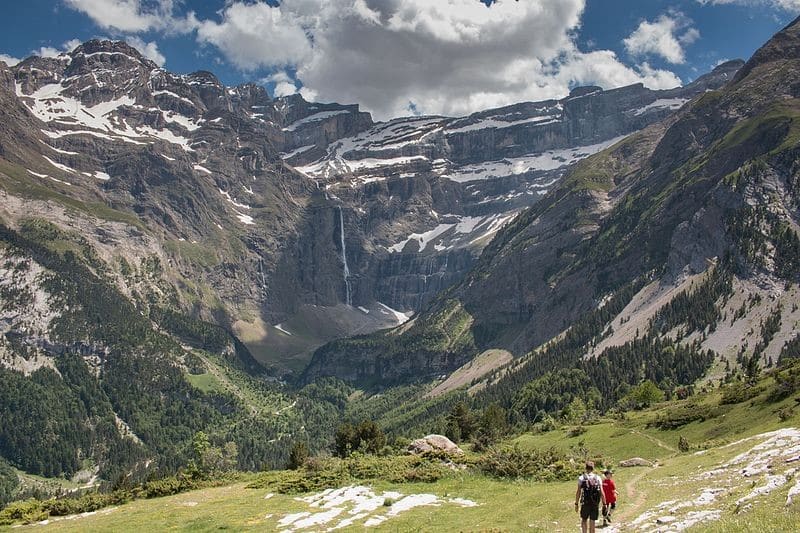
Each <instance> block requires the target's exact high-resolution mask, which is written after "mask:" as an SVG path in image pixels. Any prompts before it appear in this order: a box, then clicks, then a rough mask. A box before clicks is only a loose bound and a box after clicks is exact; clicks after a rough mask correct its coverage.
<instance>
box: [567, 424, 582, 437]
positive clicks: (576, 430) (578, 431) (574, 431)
mask: <svg viewBox="0 0 800 533" xmlns="http://www.w3.org/2000/svg"><path fill="white" fill-rule="evenodd" d="M584 433H586V428H585V427H584V426H575V427H571V428H569V429H567V431H566V435H567V437H570V438H572V437H578V436H580V435H583V434H584Z"/></svg>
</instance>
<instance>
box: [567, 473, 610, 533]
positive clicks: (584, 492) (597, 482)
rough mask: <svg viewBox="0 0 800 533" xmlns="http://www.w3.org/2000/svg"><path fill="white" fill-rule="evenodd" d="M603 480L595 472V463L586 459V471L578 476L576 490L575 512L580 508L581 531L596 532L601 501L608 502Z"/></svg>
mask: <svg viewBox="0 0 800 533" xmlns="http://www.w3.org/2000/svg"><path fill="white" fill-rule="evenodd" d="M602 485H603V480H602V479H600V476H598V475H597V474H595V473H594V463H593V462H592V461H586V471H585V472H584V473H583V474H581V475H580V477H579V478H578V490H576V491H575V512H578V509H579V508H580V513H581V531H582V532H583V533H586V532H587V528H588V531H589V533H594V523H595V521H597V517H598V516H599V515H600V503H601V502H602V504H603V505H605V504H606V499H605V496H603V490H602Z"/></svg>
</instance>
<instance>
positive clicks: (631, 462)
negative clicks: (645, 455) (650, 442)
mask: <svg viewBox="0 0 800 533" xmlns="http://www.w3.org/2000/svg"><path fill="white" fill-rule="evenodd" d="M619 466H653V462H652V461H648V460H647V459H642V458H641V457H632V458H630V459H625V460H624V461H620V462H619Z"/></svg>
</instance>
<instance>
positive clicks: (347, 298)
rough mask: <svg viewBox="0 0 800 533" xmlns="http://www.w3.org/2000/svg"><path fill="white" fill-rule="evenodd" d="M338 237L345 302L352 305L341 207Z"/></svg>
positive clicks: (351, 290)
mask: <svg viewBox="0 0 800 533" xmlns="http://www.w3.org/2000/svg"><path fill="white" fill-rule="evenodd" d="M338 209H339V238H340V239H341V243H342V265H344V269H343V270H344V286H345V303H346V304H347V305H349V306H352V305H353V288H352V287H351V285H350V268H349V267H348V266H347V248H346V247H345V244H344V216H342V208H341V207H339V208H338Z"/></svg>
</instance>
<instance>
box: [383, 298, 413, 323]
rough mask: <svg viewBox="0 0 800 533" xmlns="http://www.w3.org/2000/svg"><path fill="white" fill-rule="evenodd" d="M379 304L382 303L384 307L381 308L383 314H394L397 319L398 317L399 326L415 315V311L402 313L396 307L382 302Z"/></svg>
mask: <svg viewBox="0 0 800 533" xmlns="http://www.w3.org/2000/svg"><path fill="white" fill-rule="evenodd" d="M378 305H380V306H381V307H382V308H383V309H381V310H380V311H381V314H384V315H394V317H395V319H397V325H398V326H399V325H400V324H405V323H406V322H408V321H409V320H410V319H411V317H412V316H413V315H414V312H413V311H409V312H408V313H401V312H400V311H397V310H396V309H392V308H391V307H389V306H388V305H386V304H382V303H381V302H378Z"/></svg>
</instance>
